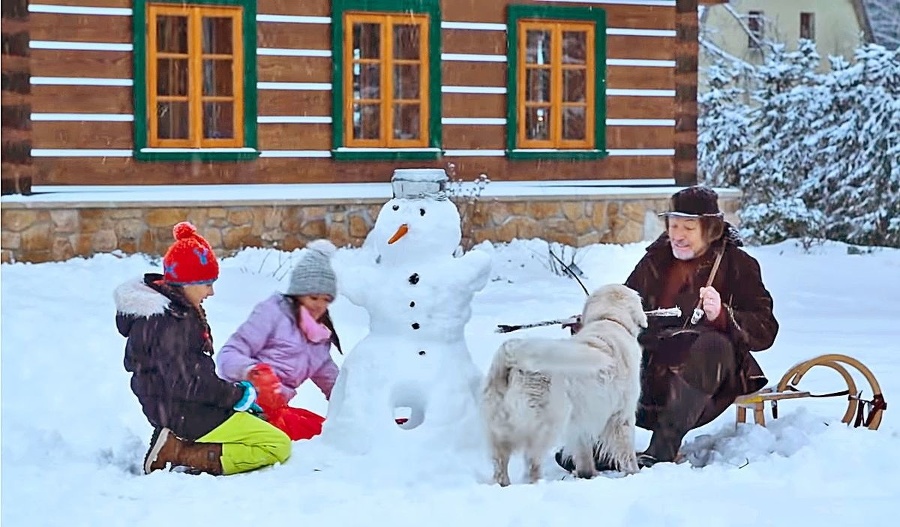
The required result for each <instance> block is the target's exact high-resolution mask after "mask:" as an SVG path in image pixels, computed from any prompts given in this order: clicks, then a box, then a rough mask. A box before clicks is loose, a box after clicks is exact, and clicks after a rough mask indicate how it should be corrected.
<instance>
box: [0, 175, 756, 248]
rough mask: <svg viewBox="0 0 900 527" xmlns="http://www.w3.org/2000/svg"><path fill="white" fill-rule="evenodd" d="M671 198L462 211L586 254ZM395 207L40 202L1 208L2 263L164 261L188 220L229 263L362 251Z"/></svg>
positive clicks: (478, 226) (584, 199)
mask: <svg viewBox="0 0 900 527" xmlns="http://www.w3.org/2000/svg"><path fill="white" fill-rule="evenodd" d="M671 193H672V191H671V189H660V190H659V192H658V193H657V192H653V193H648V192H646V191H642V192H641V193H640V194H630V193H623V194H621V195H615V194H602V195H593V196H552V197H533V196H529V197H499V198H484V197H482V198H480V199H478V200H475V201H470V202H460V203H458V207H459V210H460V215H461V217H462V219H463V229H462V230H463V238H464V239H463V244H464V245H466V246H470V245H471V244H474V243H479V242H482V241H484V240H488V241H491V242H507V241H511V240H512V239H514V238H519V239H529V238H542V239H545V240H548V241H554V242H559V243H563V244H566V245H571V246H575V247H581V246H585V245H590V244H593V243H630V242H637V241H641V240H649V239H653V238H655V237H656V236H658V235H659V233H660V232H662V229H663V224H662V222H661V221H660V220H659V219H658V218H657V216H656V214H657V213H658V212H661V211H664V210H666V208H667V206H668V199H669V196H670V194H671ZM386 201H387V200H385V199H368V198H367V199H354V200H352V202H351V201H349V200H348V201H343V202H341V201H338V200H335V201H334V202H327V201H323V200H317V201H314V202H313V201H310V202H304V201H302V200H290V201H288V200H284V201H272V200H270V201H267V202H251V201H229V202H219V203H210V202H202V201H197V202H189V203H179V204H178V205H173V204H169V203H160V202H123V203H115V202H98V203H77V202H71V203H69V202H66V203H60V202H51V201H43V202H42V201H40V200H39V199H37V198H36V199H34V200H28V201H10V202H3V203H2V205H0V215H2V217H0V227H2V236H0V247H2V252H0V255H2V261H3V262H35V263H38V262H47V261H61V260H67V259H69V258H73V257H76V256H83V257H88V256H91V255H94V254H97V253H108V252H112V251H116V250H118V251H122V252H124V253H129V254H130V253H145V254H149V255H154V256H157V255H161V254H163V253H164V252H165V251H166V249H167V248H168V247H169V245H170V244H171V243H172V241H173V240H172V226H173V225H174V224H176V223H178V222H179V221H183V220H188V221H191V222H192V223H194V225H196V226H197V228H198V230H199V231H200V232H201V233H202V234H203V236H204V237H205V238H206V239H207V240H209V242H210V244H211V245H212V246H213V249H214V250H215V251H216V252H217V254H219V255H220V257H221V256H227V255H230V254H233V253H235V252H237V251H238V250H240V249H242V248H245V247H276V248H279V249H282V250H287V251H290V250H293V249H297V248H299V247H303V246H304V245H305V244H306V243H307V242H308V241H310V240H314V239H316V238H328V239H330V240H331V241H333V242H334V243H335V245H337V246H338V247H343V246H347V245H352V246H359V245H360V244H362V242H363V240H364V239H365V237H366V235H367V234H368V233H369V231H370V230H371V229H372V227H373V225H374V223H375V219H376V217H377V216H378V212H379V211H380V210H381V207H382V206H383V205H384V203H385V202H386ZM720 206H721V207H722V209H723V210H724V211H725V212H726V215H727V219H728V220H729V221H732V222H736V219H737V218H736V212H737V209H738V206H739V194H738V193H737V192H729V191H725V192H720Z"/></svg>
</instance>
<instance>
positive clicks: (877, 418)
mask: <svg viewBox="0 0 900 527" xmlns="http://www.w3.org/2000/svg"><path fill="white" fill-rule="evenodd" d="M814 366H824V367H827V368H831V369H832V370H834V371H836V372H838V373H839V374H840V375H841V377H842V378H843V379H844V382H846V383H847V389H846V390H841V391H839V392H833V393H824V394H813V393H810V392H808V391H801V390H800V389H799V388H797V385H798V384H800V381H801V379H803V376H804V375H806V372H808V371H809V370H810V369H811V368H813V367H814ZM847 366H850V367H853V368H855V369H856V370H857V371H858V372H859V373H861V374H862V375H863V377H865V379H866V381H868V383H869V387H870V388H871V390H872V393H873V394H874V395H873V396H872V398H871V399H863V397H862V393H863V392H862V391H861V390H858V389H857V386H856V381H855V380H854V379H853V376H852V375H851V374H850V372H849V371H848V370H847ZM843 395H846V396H847V410H846V411H845V412H844V417H842V418H841V422H843V423H846V424H848V425H849V424H850V423H851V422H852V423H853V426H854V427H859V426H865V427H866V428H868V429H869V430H877V429H878V427H879V426H880V425H881V418H882V414H883V413H884V411H885V410H887V402H885V400H884V395H883V394H882V393H881V386H880V385H879V384H878V381H877V380H876V379H875V376H874V375H873V374H872V371H871V370H869V368H867V367H866V366H865V365H864V364H863V363H861V362H859V361H858V360H856V359H854V358H853V357H848V356H847V355H841V354H838V353H830V354H827V355H820V356H818V357H815V358H812V359H809V360H806V361H803V362H801V363H799V364H796V365H794V366H793V367H792V368H790V369H789V370H788V371H787V372H786V373H785V374H784V375H783V376H782V377H781V380H780V381H778V384H777V385H776V386H774V387H768V388H763V389H762V390H760V391H758V392H754V393H750V394H747V395H742V396H740V397H738V398H737V399H736V400H735V402H734V404H735V406H736V407H737V421H736V422H737V423H744V422H746V421H747V410H753V420H754V421H755V422H756V424H758V425H760V426H766V417H765V404H766V402H770V403H771V404H772V418H773V419H777V418H778V401H780V400H783V399H802V398H805V397H840V396H843Z"/></svg>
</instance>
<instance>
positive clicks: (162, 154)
mask: <svg viewBox="0 0 900 527" xmlns="http://www.w3.org/2000/svg"><path fill="white" fill-rule="evenodd" d="M151 4H152V5H159V6H173V7H174V6H185V5H187V6H197V7H201V8H202V7H219V6H222V7H239V8H241V26H242V27H241V30H242V31H241V32H242V37H241V40H242V42H240V43H239V45H240V46H241V48H242V53H243V97H242V98H241V102H242V106H243V114H242V116H243V119H242V120H243V130H242V131H243V143H242V145H239V146H238V147H237V148H224V149H214V148H184V149H182V148H177V149H157V148H148V146H149V137H148V134H149V130H150V123H149V115H150V114H149V112H150V109H149V108H148V100H149V96H150V94H149V93H148V86H147V83H148V73H149V67H150V65H149V64H148V62H147V51H148V50H147V45H148V42H147V37H148V31H149V28H148V26H147V24H148V17H147V12H148V9H147V8H148V5H151ZM132 31H133V35H132V38H133V40H134V48H133V49H134V51H133V58H134V87H133V96H134V158H135V159H136V160H138V161H202V162H209V161H244V160H252V159H256V158H257V157H259V151H258V149H257V126H256V117H257V87H256V84H257V69H256V34H257V27H256V1H254V0H188V1H183V0H153V1H150V0H134V4H133V13H132ZM153 111H154V112H155V109H154V110H153ZM172 150H175V151H172Z"/></svg>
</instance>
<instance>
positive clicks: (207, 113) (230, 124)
mask: <svg viewBox="0 0 900 527" xmlns="http://www.w3.org/2000/svg"><path fill="white" fill-rule="evenodd" d="M203 138H204V139H232V138H234V105H233V104H232V103H230V102H221V101H219V102H206V103H203Z"/></svg>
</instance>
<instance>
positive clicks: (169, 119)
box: [156, 102, 190, 139]
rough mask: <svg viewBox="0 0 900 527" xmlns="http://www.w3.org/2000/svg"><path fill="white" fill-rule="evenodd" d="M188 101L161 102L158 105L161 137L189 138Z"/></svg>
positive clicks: (157, 117)
mask: <svg viewBox="0 0 900 527" xmlns="http://www.w3.org/2000/svg"><path fill="white" fill-rule="evenodd" d="M189 115H190V112H189V110H188V103H187V102H161V103H158V104H157V105H156V125H157V135H158V136H159V138H160V139H187V138H188V136H189V131H190V127H189V126H188V118H189Z"/></svg>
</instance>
